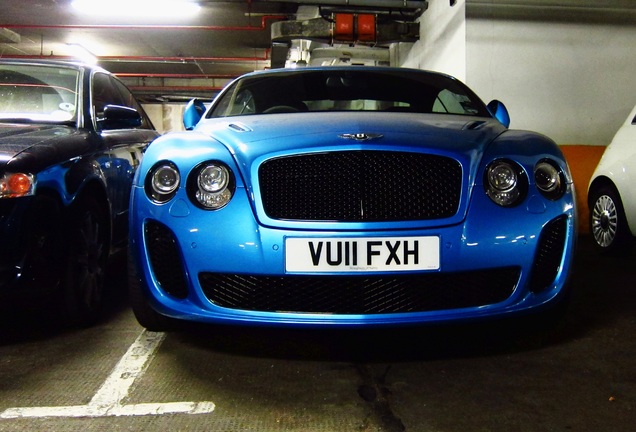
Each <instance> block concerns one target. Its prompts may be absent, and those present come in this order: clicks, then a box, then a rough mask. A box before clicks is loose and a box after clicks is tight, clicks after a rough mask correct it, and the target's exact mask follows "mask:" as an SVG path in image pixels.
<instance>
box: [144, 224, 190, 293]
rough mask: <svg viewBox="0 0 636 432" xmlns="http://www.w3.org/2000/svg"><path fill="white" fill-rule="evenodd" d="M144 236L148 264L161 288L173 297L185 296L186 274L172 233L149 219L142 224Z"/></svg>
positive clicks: (186, 291) (186, 289)
mask: <svg viewBox="0 0 636 432" xmlns="http://www.w3.org/2000/svg"><path fill="white" fill-rule="evenodd" d="M144 236H145V239H144V240H145V242H146V248H147V250H148V256H149V258H150V265H151V266H152V271H153V274H154V275H155V279H156V280H157V283H158V284H159V286H160V287H161V289H162V290H164V291H165V292H167V293H168V294H170V295H172V296H174V297H178V298H186V297H187V296H188V286H187V284H186V275H185V273H184V271H183V266H182V260H181V254H180V253H179V248H178V244H177V239H176V238H175V236H174V233H173V232H172V231H171V230H170V229H169V228H168V227H166V226H165V225H163V224H160V223H159V222H154V221H149V222H146V224H145V226H144Z"/></svg>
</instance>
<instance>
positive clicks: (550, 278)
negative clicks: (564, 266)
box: [530, 215, 568, 292]
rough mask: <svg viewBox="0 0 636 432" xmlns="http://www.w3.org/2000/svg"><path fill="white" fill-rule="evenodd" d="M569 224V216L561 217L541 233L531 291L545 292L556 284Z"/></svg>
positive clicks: (533, 268) (531, 277)
mask: <svg viewBox="0 0 636 432" xmlns="http://www.w3.org/2000/svg"><path fill="white" fill-rule="evenodd" d="M567 223H568V218H567V216H565V215H563V216H559V217H558V218H556V219H553V220H552V221H550V222H549V223H548V224H546V226H545V227H544V228H543V230H542V231H541V236H540V237H539V244H538V246H537V252H536V255H535V258H534V265H533V267H532V273H531V275H530V291H533V292H539V291H543V290H545V289H546V288H548V287H549V286H550V284H552V283H553V282H554V279H555V278H556V276H557V274H558V272H559V269H560V268H561V259H562V258H563V250H564V248H565V239H566V233H567Z"/></svg>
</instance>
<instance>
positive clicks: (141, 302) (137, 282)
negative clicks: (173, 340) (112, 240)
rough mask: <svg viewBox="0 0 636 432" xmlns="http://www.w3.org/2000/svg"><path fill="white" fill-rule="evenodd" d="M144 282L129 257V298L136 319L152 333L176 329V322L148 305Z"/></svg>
mask: <svg viewBox="0 0 636 432" xmlns="http://www.w3.org/2000/svg"><path fill="white" fill-rule="evenodd" d="M143 283H144V282H143V281H142V280H141V278H140V277H139V274H138V273H137V268H136V267H135V265H134V262H133V259H132V258H131V257H130V255H129V256H128V296H129V300H130V305H131V307H132V310H133V313H134V314H135V318H137V321H138V322H139V324H141V325H142V326H143V327H145V328H146V329H148V330H150V331H155V332H163V331H170V330H173V329H174V328H175V325H176V323H175V321H174V320H173V319H171V318H168V317H167V316H164V315H161V314H160V313H158V312H157V311H155V310H154V309H153V308H152V306H150V305H149V304H148V300H147V299H146V297H145V296H144V293H143V292H142V284H143Z"/></svg>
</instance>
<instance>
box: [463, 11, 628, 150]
mask: <svg viewBox="0 0 636 432" xmlns="http://www.w3.org/2000/svg"><path fill="white" fill-rule="evenodd" d="M466 35H467V38H466V40H467V47H466V53H467V56H466V59H467V61H466V64H467V73H466V76H467V78H466V82H467V84H468V85H469V86H471V87H472V88H473V89H474V90H475V91H476V92H477V93H478V94H479V95H480V96H481V97H482V98H483V99H484V100H485V102H488V101H489V100H491V99H495V98H497V99H500V100H502V101H503V102H504V103H505V104H506V106H507V107H508V110H509V111H510V116H511V127H513V128H517V129H530V130H535V131H538V132H542V133H544V134H546V135H548V136H550V137H551V138H552V139H554V140H555V141H556V142H557V143H559V144H592V145H607V144H609V141H610V140H611V138H612V136H613V134H614V132H615V131H616V130H617V129H618V127H619V125H620V123H621V122H623V121H624V120H625V118H626V117H627V115H628V114H629V111H630V110H631V109H632V108H633V107H634V105H636V26H629V25H608V24H593V23H579V24H576V23H574V24H572V23H570V24H568V23H557V22H539V21H519V20H514V21H506V20H501V19H472V18H471V19H468V20H467V23H466Z"/></svg>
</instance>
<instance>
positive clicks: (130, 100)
mask: <svg viewBox="0 0 636 432" xmlns="http://www.w3.org/2000/svg"><path fill="white" fill-rule="evenodd" d="M113 83H114V84H115V87H116V88H117V90H118V91H119V93H120V95H121V97H122V99H123V101H124V102H123V104H122V105H124V106H127V107H129V108H134V109H135V110H137V112H138V113H139V114H140V115H141V128H142V129H152V124H151V122H150V119H149V118H148V116H147V115H146V113H145V111H144V109H143V108H142V107H141V105H140V104H139V102H137V100H136V99H135V97H134V96H133V94H132V93H131V92H130V90H128V87H126V86H125V85H124V84H123V83H122V82H120V81H119V80H117V79H115V78H113Z"/></svg>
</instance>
